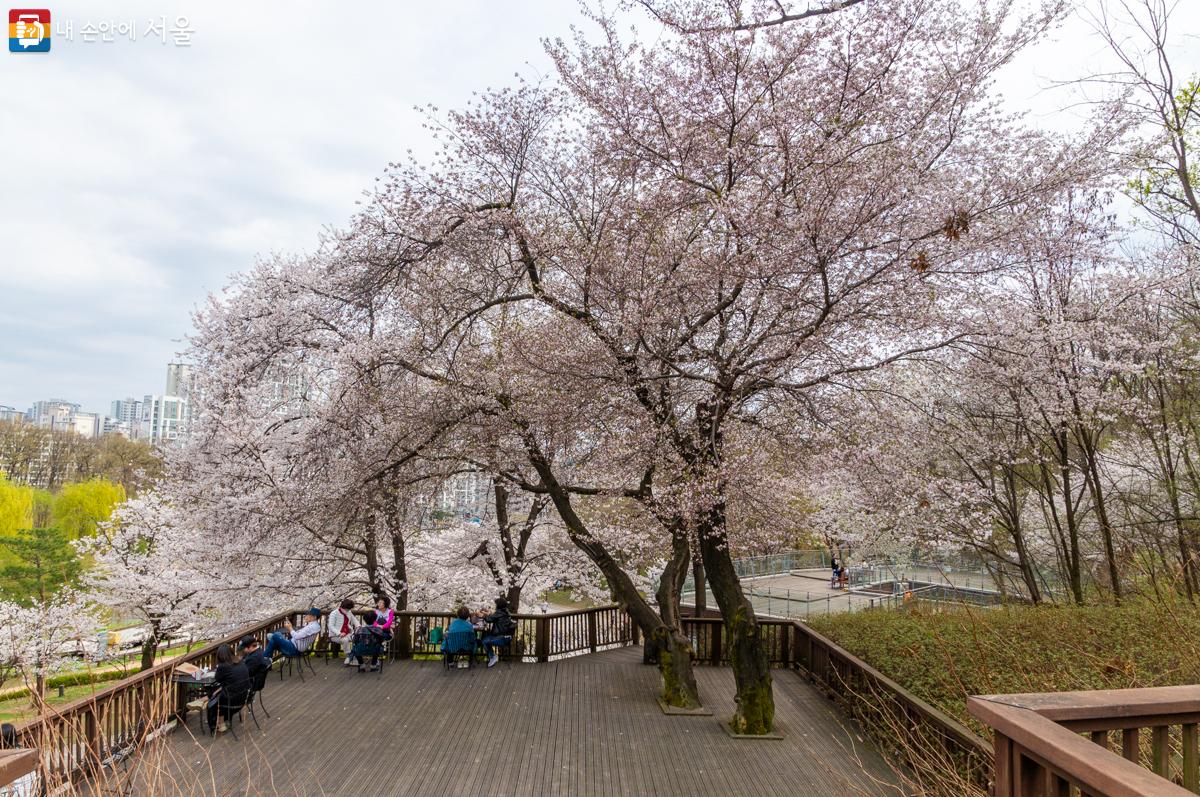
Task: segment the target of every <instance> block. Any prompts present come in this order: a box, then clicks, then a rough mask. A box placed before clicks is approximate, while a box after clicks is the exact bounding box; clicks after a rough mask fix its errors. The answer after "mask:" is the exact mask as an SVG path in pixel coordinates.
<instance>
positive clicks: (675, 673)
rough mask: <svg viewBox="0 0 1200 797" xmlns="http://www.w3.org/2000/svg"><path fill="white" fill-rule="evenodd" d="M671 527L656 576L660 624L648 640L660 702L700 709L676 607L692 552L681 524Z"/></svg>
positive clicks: (689, 652) (691, 654)
mask: <svg viewBox="0 0 1200 797" xmlns="http://www.w3.org/2000/svg"><path fill="white" fill-rule="evenodd" d="M670 528H671V558H670V560H668V561H667V564H666V567H664V568H663V572H662V575H661V576H659V579H658V590H657V592H656V598H657V599H658V616H659V618H660V619H661V620H662V625H661V627H659V628H657V629H655V631H654V632H653V634H647V637H646V638H647V639H648V640H652V641H653V644H654V650H655V653H656V655H657V658H658V670H659V673H660V674H661V675H662V681H663V695H662V697H663V701H665V702H666V704H667V705H669V706H674V707H676V708H700V688H699V687H698V686H697V685H696V674H695V673H694V672H693V671H692V659H693V658H694V651H693V650H692V645H691V642H690V640H688V638H687V636H686V635H685V634H684V633H683V623H682V622H681V619H680V615H681V612H680V610H679V596H680V594H681V593H682V592H683V583H684V581H686V580H687V574H688V567H689V565H690V564H691V559H692V551H691V546H690V545H689V544H688V538H687V534H686V532H685V531H684V528H683V524H682V523H673V524H671V525H670Z"/></svg>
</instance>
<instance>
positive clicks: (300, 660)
mask: <svg viewBox="0 0 1200 797" xmlns="http://www.w3.org/2000/svg"><path fill="white" fill-rule="evenodd" d="M317 642H320V640H317ZM317 642H314V643H313V644H312V647H310V648H309V649H308V650H301V651H299V652H298V653H296V655H295V656H289V655H288V654H286V653H284V654H283V660H284V662H285V663H286V664H287V671H288V675H291V674H292V664H293V663H295V666H296V672H297V673H299V674H300V683H304V667H305V665H307V666H308V671H309V672H311V673H312V674H313V676H314V677H315V676H316V674H317V671H316V670H314V669H313V666H312V660H311V659H310V656H312V655H313V654H314V653H315V652H316V650H317ZM279 680H280V681H282V680H283V667H280V668H279Z"/></svg>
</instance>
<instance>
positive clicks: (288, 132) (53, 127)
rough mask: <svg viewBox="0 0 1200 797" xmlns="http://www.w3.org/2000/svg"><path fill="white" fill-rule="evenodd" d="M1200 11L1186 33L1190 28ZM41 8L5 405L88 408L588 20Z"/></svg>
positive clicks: (16, 160) (3, 294) (17, 96)
mask: <svg viewBox="0 0 1200 797" xmlns="http://www.w3.org/2000/svg"><path fill="white" fill-rule="evenodd" d="M1196 5H1200V4H1195V3H1186V4H1180V9H1179V20H1178V29H1179V30H1181V31H1183V30H1188V29H1190V30H1193V31H1196V30H1200V9H1197V8H1184V6H1196ZM51 10H52V12H53V14H54V16H55V20H56V22H57V23H65V22H66V21H68V20H70V21H71V22H72V23H73V26H74V36H75V41H73V42H68V41H63V40H62V39H61V38H56V39H55V41H54V44H53V49H52V52H51V53H49V54H46V55H33V54H29V55H14V54H9V53H0V94H2V95H3V97H4V98H5V99H4V107H5V110H4V113H3V114H0V145H2V146H0V152H2V153H3V158H4V160H3V162H2V163H0V167H2V168H3V174H4V177H3V180H0V186H2V190H0V239H2V240H3V245H2V246H0V340H2V341H3V344H4V345H3V346H0V404H15V405H17V406H27V405H28V403H29V402H31V401H33V400H35V399H39V398H45V397H48V396H50V395H61V396H63V397H66V398H70V399H73V400H75V401H79V402H82V403H83V404H84V405H85V406H87V407H89V408H92V409H103V408H104V407H106V406H107V403H108V401H109V400H111V399H113V398H116V397H119V396H124V395H126V394H128V393H134V394H139V393H143V392H148V391H156V390H161V389H162V384H161V383H162V381H163V376H164V369H163V365H164V364H165V363H166V362H167V361H168V360H170V359H172V357H173V356H174V353H175V351H176V350H178V349H179V348H180V344H179V342H178V341H179V340H180V339H181V338H182V337H183V336H184V335H185V334H186V333H187V330H188V328H189V325H190V319H189V313H190V311H191V309H192V308H193V307H194V306H195V305H196V304H197V303H199V302H200V301H202V300H203V298H204V295H205V292H206V291H208V290H217V289H219V288H220V287H221V286H222V285H223V284H224V283H225V281H226V278H227V276H228V275H229V274H230V273H231V272H233V271H235V270H238V269H243V268H246V267H248V266H249V265H250V264H251V263H252V262H253V261H254V258H255V256H256V255H257V254H259V253H268V252H272V251H284V252H287V251H299V250H306V249H310V248H312V247H313V246H314V245H315V243H316V240H317V235H318V233H319V232H320V230H321V228H322V227H323V226H326V225H339V224H341V223H342V222H344V221H345V220H346V219H347V218H348V217H349V216H350V215H351V213H353V210H354V202H355V200H357V199H359V198H360V196H361V193H362V191H363V190H364V189H367V188H369V187H370V186H371V185H372V183H373V180H374V178H375V177H376V176H378V175H379V174H380V173H381V172H382V170H383V168H384V166H385V165H386V163H387V162H388V161H389V160H396V159H399V158H401V157H403V154H404V152H405V151H406V150H408V149H409V148H412V149H415V150H416V151H417V152H421V151H423V148H424V146H425V142H426V137H425V136H424V135H423V134H422V132H421V130H420V116H419V114H418V113H417V112H415V111H414V110H413V106H415V105H424V104H426V103H434V104H436V105H438V106H441V107H443V108H445V107H453V106H457V105H461V104H463V103H464V102H466V101H467V100H468V99H469V97H470V94H471V92H472V91H474V90H479V89H482V88H485V87H487V86H500V85H503V84H506V83H510V82H511V81H512V76H513V73H514V72H521V73H523V74H525V75H537V74H541V73H546V72H549V71H550V65H549V62H548V59H546V57H545V56H544V54H543V53H542V49H541V45H540V42H539V40H540V39H541V38H542V37H553V36H563V35H566V34H567V33H568V26H569V25H570V24H572V23H577V22H579V21H580V20H579V17H578V15H577V12H576V6H575V4H574V3H572V2H567V1H565V0H541V1H540V2H534V1H533V0H530V1H529V2H509V3H497V2H494V0H493V1H489V2H484V0H462V1H461V2H458V3H454V4H437V5H434V4H428V3H382V2H377V3H360V4H353V5H351V4H345V3H334V2H332V0H324V1H323V2H316V1H315V0H307V1H306V2H283V0H259V2H255V3H245V2H233V0H190V2H168V3H162V2H151V0H106V2H105V3H96V2H95V1H94V0H90V1H89V2H81V1H77V2H67V3H55V4H53V5H52V9H51ZM160 15H166V16H167V17H168V19H169V20H170V21H173V20H174V19H175V18H176V17H178V16H181V15H182V16H186V17H188V18H189V21H190V23H191V27H192V28H193V29H194V31H195V34H194V37H193V44H192V47H190V48H178V47H175V46H173V44H170V43H168V44H166V45H163V44H161V43H159V42H158V41H157V40H151V39H145V38H141V37H140V34H141V33H142V32H143V29H144V27H145V25H146V22H147V20H148V19H150V18H151V17H153V18H157V17H159V16H160ZM128 20H133V21H135V22H136V24H137V26H138V34H139V38H138V39H137V40H136V41H132V42H131V41H128V40H127V39H118V40H117V41H114V42H112V43H102V42H93V43H85V42H84V41H82V36H81V33H82V30H81V29H82V27H83V25H84V24H85V23H87V22H92V23H93V24H98V23H100V22H102V21H116V22H118V23H120V22H122V21H128ZM1100 49H1101V48H1100V45H1099V44H1098V42H1097V41H1096V40H1095V39H1092V38H1089V33H1088V31H1087V29H1086V26H1084V25H1082V24H1080V23H1078V22H1075V23H1071V24H1070V25H1067V26H1065V27H1064V28H1063V29H1062V30H1060V31H1059V32H1057V33H1056V34H1055V40H1054V41H1052V42H1049V43H1047V44H1046V45H1044V46H1042V47H1039V48H1038V49H1037V50H1035V51H1034V52H1032V53H1031V54H1029V55H1028V56H1026V57H1024V58H1022V60H1021V61H1020V62H1018V64H1016V65H1014V67H1013V69H1012V70H1010V74H1009V75H1008V76H1007V77H1006V79H1005V80H1004V81H1003V82H1002V87H1003V88H1004V89H1005V91H1006V92H1007V94H1008V95H1009V96H1010V97H1011V98H1012V101H1013V102H1015V103H1017V104H1019V105H1028V106H1030V107H1033V108H1034V109H1035V111H1036V112H1037V113H1038V114H1041V115H1042V118H1047V119H1049V118H1050V117H1049V115H1053V114H1056V113H1058V111H1059V109H1061V107H1062V106H1063V105H1064V104H1066V103H1067V102H1068V101H1069V98H1064V97H1063V96H1062V95H1061V94H1056V93H1054V92H1040V91H1039V90H1040V89H1041V88H1042V86H1043V85H1044V84H1045V83H1046V81H1047V80H1048V79H1049V78H1051V77H1072V76H1075V75H1077V74H1079V70H1080V69H1082V68H1083V67H1082V66H1081V65H1080V64H1081V62H1085V61H1089V62H1090V61H1091V60H1092V59H1094V58H1096V57H1097V56H1096V54H1097V53H1098V52H1099V51H1100ZM1195 66H1196V64H1195V63H1194V61H1193V63H1192V64H1191V66H1190V68H1195ZM1068 123H1069V122H1068Z"/></svg>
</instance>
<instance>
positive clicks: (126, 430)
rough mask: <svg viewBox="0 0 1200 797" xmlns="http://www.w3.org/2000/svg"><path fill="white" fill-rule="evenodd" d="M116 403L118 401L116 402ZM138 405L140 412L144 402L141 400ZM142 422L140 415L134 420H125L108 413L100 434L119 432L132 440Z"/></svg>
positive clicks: (102, 423)
mask: <svg viewBox="0 0 1200 797" xmlns="http://www.w3.org/2000/svg"><path fill="white" fill-rule="evenodd" d="M114 403H117V402H114ZM137 405H138V411H139V412H140V411H141V406H142V402H140V401H139V402H137ZM141 422H142V419H141V417H140V416H139V417H138V418H137V419H135V420H132V421H123V420H121V419H120V418H114V417H112V416H111V415H106V416H105V417H104V420H103V421H102V422H101V425H100V434H101V435H108V434H119V435H121V436H122V437H126V438H129V439H130V440H133V439H134V438H135V436H136V429H137V427H138V425H139V424H141Z"/></svg>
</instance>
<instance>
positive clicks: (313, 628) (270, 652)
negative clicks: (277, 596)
mask: <svg viewBox="0 0 1200 797" xmlns="http://www.w3.org/2000/svg"><path fill="white" fill-rule="evenodd" d="M305 616H306V617H308V622H307V623H305V624H304V625H302V626H300V628H293V627H292V621H291V620H284V621H283V630H282V631H276V632H274V633H273V634H271V635H270V636H269V637H267V649H266V650H264V651H263V655H264V656H266V658H267V662H268V665H269V664H270V663H272V662H273V661H274V659H273V657H274V655H275V651H277V650H278V651H279V652H280V653H282V654H283V655H285V656H299V655H300V654H301V653H303V652H304V651H306V650H308V649H309V648H311V647H312V646H313V643H314V642H316V641H317V637H319V636H320V635H321V610H320V609H318V608H317V607H315V606H314V607H313V608H311V609H309V610H308V612H307V614H306V615H305Z"/></svg>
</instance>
